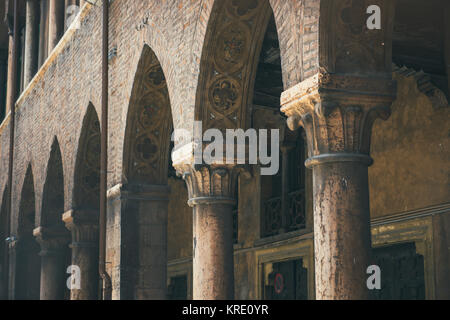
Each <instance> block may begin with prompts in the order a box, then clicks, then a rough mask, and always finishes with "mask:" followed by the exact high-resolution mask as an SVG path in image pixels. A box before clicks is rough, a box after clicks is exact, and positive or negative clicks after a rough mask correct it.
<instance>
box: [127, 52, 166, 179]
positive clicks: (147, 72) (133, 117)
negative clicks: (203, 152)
mask: <svg viewBox="0 0 450 320" xmlns="http://www.w3.org/2000/svg"><path fill="white" fill-rule="evenodd" d="M172 128H173V121H172V111H171V106H170V97H169V91H168V88H167V83H166V77H165V74H164V71H163V69H162V67H161V64H160V63H159V60H158V58H157V57H156V54H155V53H154V52H153V50H151V49H150V47H148V46H147V45H145V46H144V49H143V51H142V55H141V59H140V61H139V64H138V68H137V71H136V76H135V80H134V85H133V89H132V93H131V98H130V105H129V110H128V117H127V126H126V131H125V142H124V161H123V163H124V165H123V179H124V181H123V182H124V183H126V184H140V183H143V184H157V185H164V184H167V175H168V174H167V172H168V163H169V160H168V159H169V147H170V138H171V133H172Z"/></svg>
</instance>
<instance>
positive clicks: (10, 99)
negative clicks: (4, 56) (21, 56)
mask: <svg viewBox="0 0 450 320" xmlns="http://www.w3.org/2000/svg"><path fill="white" fill-rule="evenodd" d="M17 42H18V41H17ZM13 45H14V37H13V35H12V34H10V35H9V44H8V80H7V83H6V84H7V87H6V113H5V114H8V113H9V112H10V111H11V108H12V106H13V105H14V102H15V101H16V92H15V91H16V86H15V85H13V81H15V77H14V68H13V63H14V65H16V63H17V57H16V60H15V61H14V57H13Z"/></svg>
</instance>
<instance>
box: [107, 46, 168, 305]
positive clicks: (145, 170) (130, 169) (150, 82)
mask: <svg viewBox="0 0 450 320" xmlns="http://www.w3.org/2000/svg"><path fill="white" fill-rule="evenodd" d="M172 128H173V121H172V111H171V105H170V98H169V91H168V87H167V82H166V77H165V74H164V72H163V69H162V67H161V64H160V63H159V60H158V58H157V57H156V54H155V53H154V52H153V51H152V50H151V49H150V47H148V46H147V45H146V46H145V47H144V49H143V52H142V56H141V59H140V61H139V64H138V68H137V71H136V76H135V80H134V84H133V89H132V94H131V98H130V105H129V110H128V119H127V126H126V131H125V142H124V155H123V157H124V159H123V164H124V165H123V174H122V177H123V178H122V179H123V180H122V183H123V187H122V192H123V194H122V199H124V202H123V203H122V207H121V211H122V213H121V216H122V218H121V242H122V244H121V246H122V247H123V248H126V247H133V248H134V250H124V251H123V253H122V254H121V257H120V258H121V264H123V265H125V266H126V267H124V268H123V273H124V274H123V275H121V278H120V290H121V293H120V294H121V296H122V297H123V298H125V299H138V300H141V299H142V300H147V299H157V300H158V299H165V297H166V285H167V283H166V281H167V280H166V277H167V204H168V197H169V193H170V189H169V187H168V175H169V172H168V167H169V151H170V139H171V133H172ZM150 238H151V239H152V240H151V241H149V239H150ZM149 273H151V275H150V274H149ZM123 279H126V281H123ZM114 281H115V279H114V278H113V282H114Z"/></svg>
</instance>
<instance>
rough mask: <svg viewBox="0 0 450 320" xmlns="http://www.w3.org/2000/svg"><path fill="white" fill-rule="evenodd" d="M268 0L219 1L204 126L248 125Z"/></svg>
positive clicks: (203, 72) (203, 68)
mask: <svg viewBox="0 0 450 320" xmlns="http://www.w3.org/2000/svg"><path fill="white" fill-rule="evenodd" d="M272 14H273V11H272V9H271V6H270V3H269V1H268V0H263V1H256V0H245V1H234V0H224V1H215V3H214V7H213V9H212V13H211V16H210V19H209V23H208V27H207V31H206V36H205V42H204V43H205V44H204V47H203V53H202V58H201V62H200V76H199V82H198V87H197V95H196V105H195V119H196V120H201V121H202V122H203V129H204V130H206V129H209V128H219V129H235V128H248V127H250V125H251V117H250V116H249V115H250V114H251V104H252V100H253V87H254V83H255V75H256V70H257V66H258V61H259V53H260V51H261V47H262V44H263V39H264V35H265V31H266V29H267V26H268V24H269V20H270V17H271V15H272Z"/></svg>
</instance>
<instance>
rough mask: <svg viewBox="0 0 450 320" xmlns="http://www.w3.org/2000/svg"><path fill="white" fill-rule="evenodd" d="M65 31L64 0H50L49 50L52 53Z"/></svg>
mask: <svg viewBox="0 0 450 320" xmlns="http://www.w3.org/2000/svg"><path fill="white" fill-rule="evenodd" d="M63 32H64V1H62V0H50V4H49V27H48V52H49V53H50V52H51V51H52V50H53V49H54V48H55V47H56V45H57V44H58V42H59V40H60V39H61V37H62V35H63Z"/></svg>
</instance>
